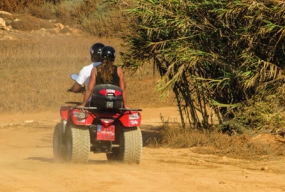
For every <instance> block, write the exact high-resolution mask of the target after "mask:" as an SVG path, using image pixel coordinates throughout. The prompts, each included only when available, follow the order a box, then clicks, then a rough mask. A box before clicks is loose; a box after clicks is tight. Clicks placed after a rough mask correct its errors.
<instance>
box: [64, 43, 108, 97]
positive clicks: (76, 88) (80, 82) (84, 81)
mask: <svg viewBox="0 0 285 192" xmlns="http://www.w3.org/2000/svg"><path fill="white" fill-rule="evenodd" d="M104 46H105V45H104V44H103V43H95V44H93V45H92V46H91V47H90V57H91V61H92V63H91V64H90V65H87V66H85V67H83V68H82V69H81V71H80V72H79V75H78V78H77V79H76V81H75V82H74V84H73V85H72V87H71V88H70V89H68V91H71V92H75V93H80V92H84V91H85V86H88V84H89V79H90V73H91V70H92V68H93V67H96V66H99V65H100V64H101V50H102V48H103V47H104Z"/></svg>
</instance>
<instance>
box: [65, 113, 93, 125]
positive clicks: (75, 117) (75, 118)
mask: <svg viewBox="0 0 285 192" xmlns="http://www.w3.org/2000/svg"><path fill="white" fill-rule="evenodd" d="M84 112H85V113H87V117H86V118H80V113H84ZM70 117H71V120H72V122H73V124H74V125H84V126H90V125H91V124H92V122H93V120H94V119H95V118H96V117H95V116H94V115H93V114H92V113H90V112H89V111H87V110H84V111H82V110H80V109H72V110H71V112H70Z"/></svg>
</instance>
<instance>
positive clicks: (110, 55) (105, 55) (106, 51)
mask: <svg viewBox="0 0 285 192" xmlns="http://www.w3.org/2000/svg"><path fill="white" fill-rule="evenodd" d="M115 57H116V51H115V49H114V48H113V47H111V46H105V47H104V48H103V49H102V51H101V59H102V60H104V59H107V60H110V61H114V60H115Z"/></svg>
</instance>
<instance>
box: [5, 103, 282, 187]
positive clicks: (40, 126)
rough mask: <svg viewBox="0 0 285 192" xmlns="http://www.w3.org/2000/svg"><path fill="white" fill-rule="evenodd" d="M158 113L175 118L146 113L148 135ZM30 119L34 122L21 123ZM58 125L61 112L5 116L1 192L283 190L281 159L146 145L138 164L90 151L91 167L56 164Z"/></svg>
mask: <svg viewBox="0 0 285 192" xmlns="http://www.w3.org/2000/svg"><path fill="white" fill-rule="evenodd" d="M160 113H161V114H162V115H163V116H169V117H171V118H177V111H176V110H175V108H158V109H144V111H143V118H144V120H143V124H142V126H141V128H142V131H143V135H144V136H145V137H146V136H147V134H149V132H151V130H150V129H149V127H151V126H157V125H159V124H160V120H159V114H160ZM26 120H33V123H26V124H23V122H24V121H26ZM57 121H59V114H57V113H40V114H19V115H17V116H11V115H1V117H0V138H1V140H0V151H1V158H0V169H1V174H0V191H3V192H10V191H11V192H14V191H20V192H23V191H27V192H33V191H37V192H38V191H41V192H45V191H60V192H64V191H68V192H78V191H80V192H84V191H106V192H123V191H124V192H140V191H144V192H146V191H149V192H156V191H166V192H168V191H169V192H170V191H171V192H173V191H175V192H180V191H214V192H218V191H219V192H220V191H243V192H245V191H270V192H271V191H285V182H284V181H285V161H284V158H283V159H282V158H281V157H279V158H278V157H269V158H268V160H266V161H263V162H260V161H245V160H237V159H230V158H228V157H218V156H213V155H201V154H197V153H193V152H192V150H191V149H166V148H156V149H152V148H148V147H144V149H143V158H142V162H141V164H140V165H129V164H121V163H114V162H112V163H111V162H108V161H107V160H106V157H105V155H104V154H92V153H91V155H90V161H89V163H88V164H84V165H82V164H60V163H56V162H54V160H53V154H52V133H53V129H54V125H55V124H56V122H57ZM11 122H13V123H11ZM29 122H31V121H29ZM7 123H10V124H13V125H10V126H8V125H7ZM144 139H146V138H144Z"/></svg>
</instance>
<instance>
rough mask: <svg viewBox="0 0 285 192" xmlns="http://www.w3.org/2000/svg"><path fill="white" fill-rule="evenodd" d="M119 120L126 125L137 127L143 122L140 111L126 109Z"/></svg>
mask: <svg viewBox="0 0 285 192" xmlns="http://www.w3.org/2000/svg"><path fill="white" fill-rule="evenodd" d="M119 121H120V122H121V123H122V124H123V126H124V127H136V126H140V124H141V114H140V113H139V112H138V111H126V112H125V113H124V114H123V115H122V116H121V117H120V118H119Z"/></svg>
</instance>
